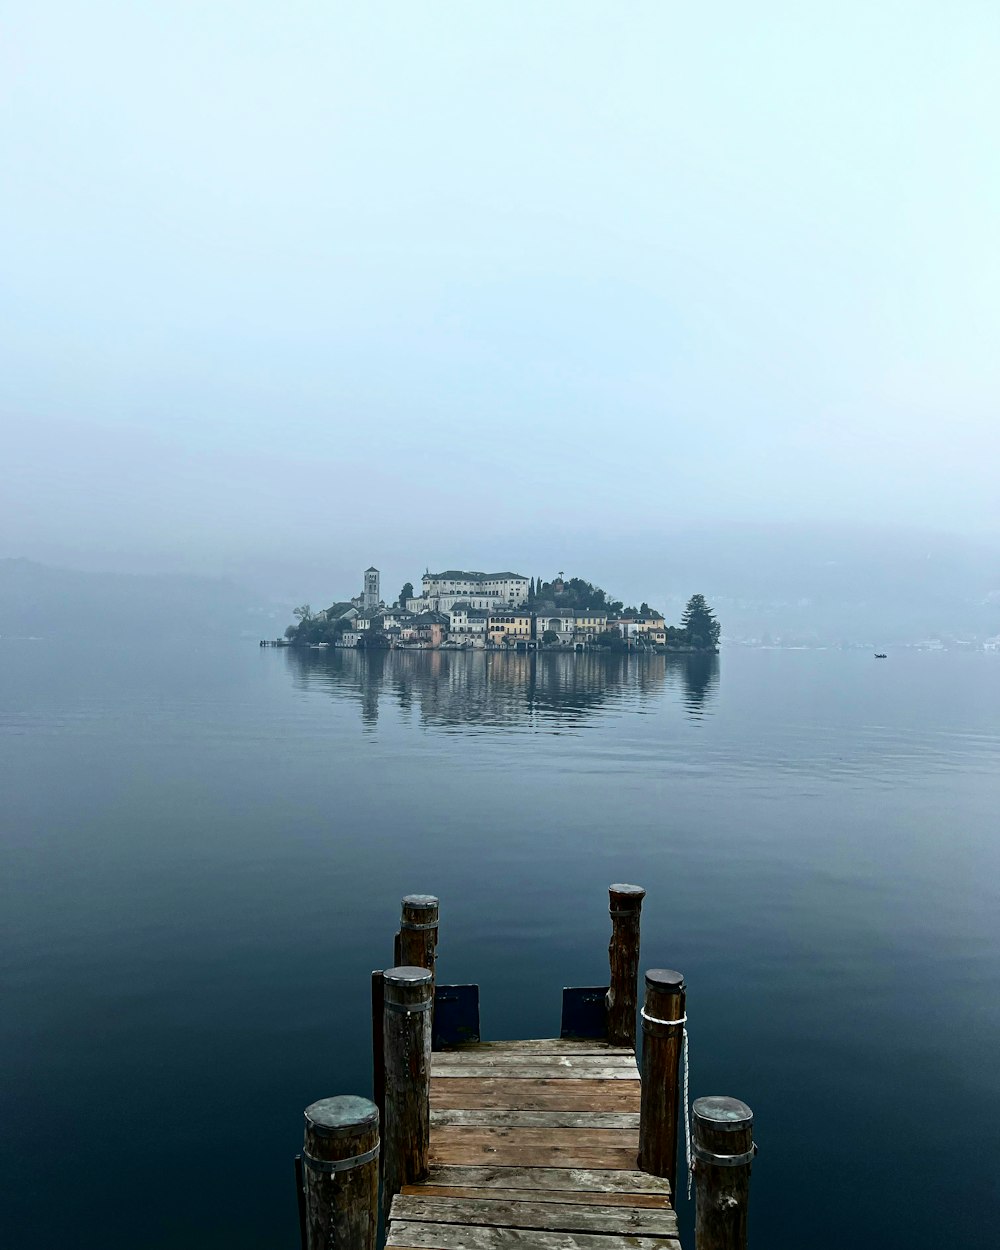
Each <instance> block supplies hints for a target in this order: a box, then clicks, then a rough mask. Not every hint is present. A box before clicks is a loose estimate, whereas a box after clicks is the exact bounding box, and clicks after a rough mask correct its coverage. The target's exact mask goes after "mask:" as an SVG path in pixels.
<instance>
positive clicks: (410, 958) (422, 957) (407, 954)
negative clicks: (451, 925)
mask: <svg viewBox="0 0 1000 1250" xmlns="http://www.w3.org/2000/svg"><path fill="white" fill-rule="evenodd" d="M438 912H439V904H438V900H437V899H436V898H435V897H434V895H433V894H407V895H406V897H405V898H404V899H403V904H402V914H401V916H400V920H399V959H398V963H399V964H400V965H403V966H405V967H409V968H427V969H429V970H430V972H431V976H432V981H431V983H432V984H433V974H434V964H435V961H436V960H437V944H438Z"/></svg>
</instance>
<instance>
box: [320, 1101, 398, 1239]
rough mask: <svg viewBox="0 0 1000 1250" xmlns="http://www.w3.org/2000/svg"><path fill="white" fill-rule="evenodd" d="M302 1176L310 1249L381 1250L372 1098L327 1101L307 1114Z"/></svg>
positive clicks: (375, 1112)
mask: <svg viewBox="0 0 1000 1250" xmlns="http://www.w3.org/2000/svg"><path fill="white" fill-rule="evenodd" d="M305 1121H306V1123H305V1141H304V1144H303V1149H302V1175H303V1191H304V1199H305V1229H306V1237H305V1245H306V1250H327V1248H328V1247H329V1246H336V1247H337V1250H375V1239H376V1233H377V1229H378V1152H379V1116H378V1108H377V1107H376V1106H375V1104H374V1103H373V1102H369V1100H368V1099H367V1098H355V1097H353V1096H352V1095H343V1096H340V1097H337V1098H324V1099H322V1100H321V1101H319V1102H314V1103H313V1104H312V1105H311V1106H309V1107H306V1110H305Z"/></svg>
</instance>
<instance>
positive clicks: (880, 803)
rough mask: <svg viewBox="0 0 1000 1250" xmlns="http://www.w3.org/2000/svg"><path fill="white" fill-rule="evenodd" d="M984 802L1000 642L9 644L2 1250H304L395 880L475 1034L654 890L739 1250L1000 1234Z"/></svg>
mask: <svg viewBox="0 0 1000 1250" xmlns="http://www.w3.org/2000/svg"><path fill="white" fill-rule="evenodd" d="M998 810H1000V656H991V655H985V654H954V653H945V654H924V653H915V652H909V653H906V652H901V653H899V654H893V655H891V656H890V658H889V659H888V660H887V661H884V662H876V661H874V660H873V659H872V657H871V656H870V655H868V654H863V653H837V652H765V651H743V650H732V651H725V652H724V653H723V654H722V656H721V657H720V658H719V659H718V661H715V660H700V661H695V662H691V663H688V662H686V661H685V660H684V659H683V658H677V659H670V660H668V659H666V658H664V657H651V658H644V659H641V660H632V661H631V662H623V661H620V660H616V659H610V658H608V659H604V658H596V657H590V656H582V657H547V656H542V657H539V658H538V659H535V658H533V657H526V656H504V655H499V654H491V655H482V654H480V655H469V656H467V655H453V656H449V655H442V654H414V655H407V654H398V653H396V654H392V655H388V656H386V655H378V656H374V657H371V658H369V659H365V657H364V656H361V655H358V654H355V653H344V652H335V653H329V652H307V653H306V654H305V655H300V654H296V653H293V652H291V651H277V650H260V649H259V648H258V647H257V646H256V645H255V644H246V643H244V644H236V645H234V646H233V647H231V648H229V649H218V648H216V647H214V645H213V647H209V646H208V645H207V644H204V645H203V646H201V647H197V646H196V647H191V648H188V649H183V650H182V649H176V648H175V649H153V648H149V649H140V648H138V647H134V646H129V645H120V644H116V645H111V644H110V643H109V644H104V645H102V646H86V645H83V644H77V645H74V646H70V647H58V648H57V647H55V646H52V645H48V644H45V643H42V642H28V641H24V642H18V641H16V640H0V822H2V823H0V836H2V880H0V904H2V915H0V926H2V927H0V933H2V954H0V977H2V986H3V1009H2V1012H0V1063H2V1072H3V1091H2V1099H3V1106H2V1124H3V1132H2V1146H0V1149H2V1152H3V1160H2V1164H3V1181H2V1191H3V1198H2V1202H3V1211H2V1225H0V1242H2V1244H3V1245H5V1246H11V1247H20V1246H29V1245H30V1246H38V1247H48V1246H55V1245H61V1246H72V1247H80V1248H84V1247H100V1248H101V1250H118V1248H119V1247H121V1248H124V1247H129V1248H130V1250H133V1248H134V1247H184V1248H185V1250H191V1248H196V1247H210V1246H211V1247H214V1248H216V1250H217V1248H218V1247H220V1246H229V1245H231V1246H239V1247H241V1250H249V1248H251V1247H261V1248H263V1247H268V1248H269V1250H273V1248H275V1247H288V1248H289V1250H293V1248H294V1247H295V1246H296V1245H297V1228H296V1217H295V1203H294V1194H293V1185H292V1173H291V1159H292V1156H293V1154H294V1153H295V1151H296V1149H297V1148H298V1146H299V1145H300V1143H301V1112H302V1109H303V1108H304V1107H305V1106H306V1105H307V1104H308V1103H310V1102H312V1101H313V1100H314V1099H317V1098H320V1097H323V1096H326V1095H329V1094H333V1093H339V1092H357V1093H368V1092H369V1090H370V1081H371V1077H370V1059H369V1054H370V1052H369V973H370V970H371V969H372V968H373V967H381V966H385V965H386V964H388V963H390V962H391V949H392V934H393V932H394V929H395V924H396V920H397V918H398V914H399V913H398V908H399V899H400V897H401V896H402V895H403V894H404V893H407V892H430V893H435V894H438V895H439V896H440V898H441V916H442V922H441V948H440V964H439V975H440V977H441V979H443V980H444V981H456V982H461V981H477V982H478V983H479V984H480V985H481V987H482V1007H483V1033H484V1037H490V1038H501V1037H513V1036H546V1035H549V1036H551V1035H553V1034H555V1033H557V1032H558V1028H559V1005H560V994H561V988H562V986H563V985H572V984H584V985H586V984H599V983H600V982H601V981H602V980H603V979H605V976H606V958H607V939H608V933H609V923H610V922H609V920H608V916H607V886H608V884H609V883H610V882H612V881H634V882H637V883H639V884H641V885H643V886H645V887H646V889H647V891H648V894H647V898H646V902H645V904H644V909H643V932H642V938H643V952H642V962H643V966H645V967H651V966H664V965H665V966H668V967H675V968H679V969H680V970H681V971H682V972H684V974H685V976H686V978H687V982H688V1013H689V1019H690V1035H691V1086H692V1094H693V1095H694V1096H697V1095H700V1094H710V1093H722V1094H732V1095H735V1096H737V1097H740V1098H743V1099H744V1100H745V1101H746V1102H748V1103H749V1104H750V1105H751V1106H752V1107H753V1109H754V1111H755V1113H756V1136H757V1138H758V1141H759V1144H760V1154H759V1156H758V1160H757V1163H756V1164H755V1167H754V1177H753V1184H752V1194H751V1241H752V1244H755V1245H757V1246H759V1247H769V1248H770V1250H783V1248H786V1247H787V1248H788V1250H793V1248H794V1250H801V1247H804V1246H808V1247H811V1248H813V1250H826V1248H829V1250H834V1247H836V1250H843V1246H844V1245H845V1244H851V1245H856V1246H859V1247H876V1246H878V1247H883V1246H895V1245H900V1246H903V1245H905V1246H907V1247H908V1250H918V1248H920V1247H928V1248H930V1247H935V1250H936V1248H937V1247H939V1246H941V1245H948V1246H960V1247H966V1246H968V1247H987V1246H989V1247H993V1246H995V1245H996V1244H997V1228H998V1227H1000V1195H998V1185H997V1180H996V1175H997V1165H998V1163H1000V1062H998V1047H1000V993H998V985H1000V925H998V918H1000V841H998ZM678 1206H679V1209H680V1214H681V1218H682V1228H689V1227H690V1221H689V1210H688V1207H687V1205H686V1204H685V1202H684V1201H683V1200H679V1201H678ZM687 1244H688V1245H689V1246H690V1244H691V1243H690V1241H688V1243H687Z"/></svg>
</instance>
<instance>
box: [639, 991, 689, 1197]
mask: <svg viewBox="0 0 1000 1250" xmlns="http://www.w3.org/2000/svg"><path fill="white" fill-rule="evenodd" d="M639 1014H640V1015H641V1016H642V1018H643V1020H648V1021H649V1023H650V1024H664V1025H680V1026H681V1054H682V1056H683V1060H684V1161H685V1163H686V1164H687V1196H688V1202H690V1201H691V1180H692V1178H693V1176H694V1162H693V1160H692V1158H691V1095H690V1086H689V1074H688V1031H687V1013H686V1012H685V1014H684V1015H683V1016H681V1018H680V1019H679V1020H660V1019H658V1018H657V1017H656V1016H651V1015H648V1014H647V1012H646V1008H645V1007H643V1008H642V1009H641V1011H640V1012H639Z"/></svg>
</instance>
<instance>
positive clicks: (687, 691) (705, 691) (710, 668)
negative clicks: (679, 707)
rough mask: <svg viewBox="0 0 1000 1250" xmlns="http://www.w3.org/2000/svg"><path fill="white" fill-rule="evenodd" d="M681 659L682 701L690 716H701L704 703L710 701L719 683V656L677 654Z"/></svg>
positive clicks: (678, 658)
mask: <svg viewBox="0 0 1000 1250" xmlns="http://www.w3.org/2000/svg"><path fill="white" fill-rule="evenodd" d="M676 659H677V660H682V661H683V665H682V668H681V676H682V677H683V679H684V702H685V704H686V706H687V709H688V711H689V712H690V713H691V715H692V716H701V715H702V713H703V712H704V711H705V704H706V703H709V704H710V703H711V700H712V697H714V695H715V688H716V686H717V685H718V684H719V657H718V656H717V655H684V656H677V657H676Z"/></svg>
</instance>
